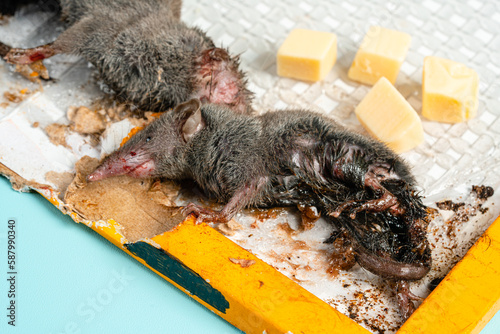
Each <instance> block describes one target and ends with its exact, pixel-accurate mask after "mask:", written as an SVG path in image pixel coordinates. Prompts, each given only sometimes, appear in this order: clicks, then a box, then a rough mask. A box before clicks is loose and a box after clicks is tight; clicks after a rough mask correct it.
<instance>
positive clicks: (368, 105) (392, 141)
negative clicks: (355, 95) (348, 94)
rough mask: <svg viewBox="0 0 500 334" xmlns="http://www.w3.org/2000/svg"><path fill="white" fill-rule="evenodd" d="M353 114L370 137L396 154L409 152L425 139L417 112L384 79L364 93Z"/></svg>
mask: <svg viewBox="0 0 500 334" xmlns="http://www.w3.org/2000/svg"><path fill="white" fill-rule="evenodd" d="M355 113H356V117H357V118H358V120H359V121H360V123H361V124H362V125H363V126H364V127H365V129H366V130H367V131H368V132H369V133H370V134H371V135H372V136H373V137H375V138H377V139H378V140H380V141H381V142H384V143H386V144H387V146H388V147H389V148H391V149H393V150H394V151H395V152H397V153H401V152H405V151H408V150H410V149H412V148H414V147H415V146H417V145H418V144H420V143H421V142H422V141H423V140H424V130H423V128H422V122H421V120H420V118H419V117H418V114H417V112H416V111H415V110H414V109H413V108H412V106H411V105H410V104H409V103H408V101H406V100H405V98H404V97H403V96H402V95H401V94H400V93H399V92H398V90H397V89H396V88H394V86H393V85H392V84H391V83H390V82H389V80H387V79H386V78H384V77H382V78H380V79H379V81H377V83H376V84H375V85H374V86H373V87H372V89H371V90H370V91H369V92H368V94H366V96H365V97H364V98H363V100H362V101H361V102H360V103H359V105H358V106H357V107H356V110H355Z"/></svg>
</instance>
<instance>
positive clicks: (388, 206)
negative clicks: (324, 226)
mask: <svg viewBox="0 0 500 334" xmlns="http://www.w3.org/2000/svg"><path fill="white" fill-rule="evenodd" d="M345 210H349V211H350V213H349V217H351V219H355V218H356V214H357V213H358V212H361V211H367V212H382V211H386V210H388V211H389V212H391V213H392V214H394V215H396V216H399V215H401V214H403V213H404V210H403V209H402V208H401V207H400V205H399V202H398V200H397V198H396V197H395V196H394V195H393V194H391V193H390V192H388V191H385V192H384V193H383V194H382V196H380V197H379V198H376V199H372V200H368V201H365V202H361V201H354V200H353V201H347V202H344V203H342V204H340V205H339V206H338V207H337V208H336V209H335V211H333V212H332V213H331V215H332V216H333V217H335V218H338V217H339V216H340V214H341V213H342V212H343V211H345Z"/></svg>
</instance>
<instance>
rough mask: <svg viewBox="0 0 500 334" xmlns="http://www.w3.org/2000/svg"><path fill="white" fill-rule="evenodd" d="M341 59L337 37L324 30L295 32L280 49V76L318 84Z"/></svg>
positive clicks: (278, 58)
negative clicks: (338, 55) (338, 52)
mask: <svg viewBox="0 0 500 334" xmlns="http://www.w3.org/2000/svg"><path fill="white" fill-rule="evenodd" d="M336 60H337V36H336V35H335V34H333V33H329V32H324V31H313V30H306V29H295V30H293V31H292V32H291V33H290V34H289V35H288V37H287V38H286V40H285V41H284V42H283V44H282V45H281V47H280V48H279V50H278V55H277V63H278V66H277V67H278V75H279V76H282V77H287V78H293V79H299V80H306V81H318V80H322V79H324V77H325V76H326V75H327V74H328V72H330V70H331V69H332V67H333V65H334V64H335V61H336Z"/></svg>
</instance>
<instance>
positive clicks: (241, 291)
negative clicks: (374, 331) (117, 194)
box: [42, 193, 500, 334]
mask: <svg viewBox="0 0 500 334" xmlns="http://www.w3.org/2000/svg"><path fill="white" fill-rule="evenodd" d="M42 195H43V196H44V197H45V198H46V199H47V200H49V201H50V202H51V203H52V204H53V205H55V206H56V207H58V208H59V209H61V207H60V203H59V202H58V201H57V199H56V197H55V196H53V194H51V195H49V196H47V195H48V194H43V193H42ZM70 216H71V217H72V219H73V220H75V221H76V222H77V223H84V224H85V225H87V226H88V227H90V228H92V229H93V230H94V231H96V232H97V233H99V234H100V235H102V236H103V237H105V238H106V239H108V240H109V241H110V242H112V243H113V244H114V245H115V246H117V247H119V248H120V249H122V250H123V251H125V252H126V253H128V254H129V255H130V256H132V257H133V258H135V259H136V260H137V261H139V262H141V263H142V264H144V265H145V266H146V267H148V268H149V269H150V270H152V271H154V272H156V273H157V274H158V275H160V276H161V277H162V278H164V279H165V280H167V281H168V282H170V283H172V284H173V285H174V286H176V287H177V288H178V289H180V290H181V291H183V292H184V293H186V294H187V295H189V296H190V297H192V298H194V299H195V300H197V301H198V302H199V303H201V304H202V305H204V306H205V307H207V308H208V309H210V310H212V311H213V312H214V313H216V314H218V315H219V316H220V317H222V318H224V319H225V320H227V321H228V322H230V323H231V324H233V325H234V326H236V327H238V328H239V329H241V330H242V331H244V332H245V333H248V334H253V333H259V334H260V333H263V332H264V331H266V332H265V333H267V334H275V333H293V334H298V333H364V334H367V333H369V331H368V330H366V329H364V328H363V327H361V326H360V325H358V324H357V323H355V322H354V321H352V320H351V319H350V318H348V317H347V316H345V315H343V314H342V313H340V312H338V311H337V310H335V309H334V308H333V307H331V306H329V305H328V304H326V303H325V302H323V301H322V300H320V299H319V298H317V297H316V296H314V295H312V294H311V293H309V292H308V291H306V290H305V289H303V288H302V287H300V286H299V285H298V284H296V283H295V282H293V281H292V280H290V279H288V278H287V277H286V276H284V275H283V274H281V273H279V272H278V271H277V270H275V269H274V268H273V267H272V266H270V265H268V264H266V263H265V262H263V261H261V260H259V259H258V258H257V257H256V256H255V255H253V254H251V253H250V252H248V251H246V250H245V249H243V248H242V247H240V246H238V245H237V244H235V243H234V242H232V241H231V240H229V239H228V238H226V237H225V236H223V235H222V234H220V233H219V232H217V231H216V230H214V229H213V228H211V227H210V226H208V225H207V224H199V225H197V224H195V221H194V219H192V218H190V217H188V218H187V219H186V220H185V221H184V222H183V223H181V224H179V225H178V226H176V227H175V228H174V229H172V230H170V231H167V232H165V233H162V234H160V235H157V236H155V237H153V238H151V239H150V240H144V241H139V242H142V243H143V244H148V245H150V248H151V249H153V248H154V249H156V250H157V251H158V252H159V253H165V254H168V255H169V257H170V258H171V259H173V260H176V261H178V262H179V263H181V264H182V265H183V266H184V268H185V269H187V270H188V271H191V272H192V273H193V275H194V277H198V280H200V281H201V280H204V281H205V282H206V283H207V285H209V286H210V287H212V288H213V291H216V292H218V293H220V294H221V295H222V296H223V298H224V299H225V300H226V301H227V305H228V307H227V308H225V309H223V310H222V311H221V310H220V309H217V308H216V307H214V306H213V305H212V304H211V303H209V302H207V301H206V300H204V299H203V298H200V297H199V296H197V295H195V294H193V291H191V290H188V289H186V288H185V287H184V286H183V285H184V284H183V283H181V284H179V282H176V281H174V280H172V278H170V277H169V276H168V275H165V274H164V273H162V272H160V271H159V270H157V268H155V267H154V266H151V265H150V264H149V263H147V261H146V260H145V259H144V258H143V257H140V256H138V255H137V254H134V252H133V251H131V250H130V247H129V246H128V245H130V244H127V240H126V238H125V237H124V236H123V235H122V234H121V233H120V232H119V231H120V229H121V226H120V224H119V223H118V222H115V221H114V220H108V221H107V222H90V223H89V222H81V221H79V220H78V215H77V214H76V213H70ZM135 244H137V243H135ZM231 259H232V260H231ZM240 260H249V261H250V262H247V264H248V263H251V264H250V265H248V266H244V265H241V264H238V261H240ZM235 262H236V263H235ZM172 274H174V273H172ZM498 282H500V217H498V218H497V219H496V220H495V221H494V222H493V223H492V224H491V226H490V227H489V228H488V229H487V230H486V232H485V233H484V234H483V235H482V236H481V237H480V238H479V240H478V241H477V242H476V243H475V244H474V245H473V246H472V247H471V249H469V251H468V252H467V253H466V255H465V256H464V257H463V259H462V260H461V261H459V262H458V263H457V265H455V267H453V268H452V270H451V271H450V272H449V273H448V275H447V276H446V277H445V278H444V279H443V281H442V282H441V283H440V284H439V285H438V286H437V287H436V289H435V290H434V291H433V292H432V293H431V294H430V295H429V296H428V297H427V298H426V299H425V300H424V301H423V303H422V305H421V306H420V307H419V308H418V309H417V310H416V311H415V312H414V313H413V315H412V316H411V317H410V319H408V320H407V321H406V322H405V323H404V324H403V326H402V327H401V328H400V329H399V331H398V334H410V333H411V334H413V333H443V334H446V333H464V334H465V333H479V332H480V331H481V330H482V329H483V328H484V326H485V325H486V324H487V323H488V321H489V320H490V319H491V318H492V317H493V316H494V315H495V313H496V312H497V311H498V310H499V309H500V289H498Z"/></svg>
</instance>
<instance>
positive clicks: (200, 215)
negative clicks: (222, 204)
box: [182, 203, 227, 224]
mask: <svg viewBox="0 0 500 334" xmlns="http://www.w3.org/2000/svg"><path fill="white" fill-rule="evenodd" d="M182 213H183V214H184V215H186V216H188V215H190V214H193V215H194V216H195V217H196V224H200V223H202V222H213V223H227V219H226V217H225V216H224V215H222V214H221V213H220V212H219V211H214V210H212V209H209V208H205V207H202V206H200V205H198V204H194V203H189V204H188V205H187V206H185V207H184V209H182Z"/></svg>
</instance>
